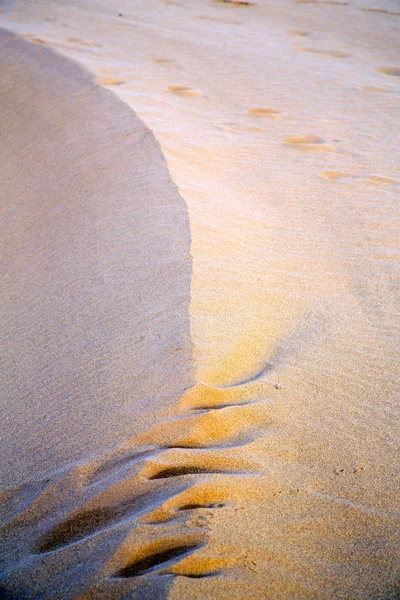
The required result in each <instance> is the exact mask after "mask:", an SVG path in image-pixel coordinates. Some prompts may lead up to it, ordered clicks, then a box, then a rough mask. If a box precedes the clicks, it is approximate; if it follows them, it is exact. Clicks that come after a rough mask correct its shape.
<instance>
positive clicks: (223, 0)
mask: <svg viewBox="0 0 400 600" xmlns="http://www.w3.org/2000/svg"><path fill="white" fill-rule="evenodd" d="M212 2H218V3H220V4H235V5H238V6H257V3H256V2H248V0H212Z"/></svg>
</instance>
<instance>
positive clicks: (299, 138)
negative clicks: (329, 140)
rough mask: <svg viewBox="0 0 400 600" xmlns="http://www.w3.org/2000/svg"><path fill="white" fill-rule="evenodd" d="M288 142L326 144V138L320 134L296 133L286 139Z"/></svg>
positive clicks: (295, 143)
mask: <svg viewBox="0 0 400 600" xmlns="http://www.w3.org/2000/svg"><path fill="white" fill-rule="evenodd" d="M285 143H286V144H294V145H302V144H313V145H315V144H325V140H324V139H323V138H321V137H319V136H318V135H307V134H306V135H294V136H293V137H291V138H288V139H286V140H285Z"/></svg>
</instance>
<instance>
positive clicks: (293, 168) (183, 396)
mask: <svg viewBox="0 0 400 600" xmlns="http://www.w3.org/2000/svg"><path fill="white" fill-rule="evenodd" d="M2 17H3V21H4V23H5V26H7V27H8V28H10V29H13V30H15V31H18V32H19V33H22V34H24V35H25V36H26V37H27V38H28V39H30V40H31V41H33V42H34V43H35V44H36V45H37V47H38V48H43V47H45V46H46V45H51V46H54V47H56V48H57V49H58V50H59V51H60V52H63V53H65V54H67V55H69V56H72V57H73V58H74V59H75V60H77V61H79V62H80V63H81V64H83V65H85V66H86V67H87V68H88V69H89V70H90V71H91V72H93V73H94V74H95V75H96V78H97V81H98V83H99V84H100V85H102V86H107V87H109V88H110V89H112V90H113V91H114V93H115V94H117V95H118V96H119V97H120V98H122V99H123V100H124V101H125V102H126V103H127V104H129V105H130V106H131V107H132V108H134V109H135V110H136V111H137V112H138V114H139V116H140V117H141V118H142V119H143V120H144V122H145V123H146V125H148V126H149V127H150V128H151V129H152V131H154V133H155V135H156V136H157V139H159V140H160V143H161V146H162V149H163V152H164V153H165V156H166V158H167V161H168V165H169V168H170V171H171V174H172V177H173V179H174V181H175V182H176V183H178V185H179V188H180V192H181V194H182V196H183V197H184V198H185V200H186V203H187V206H188V211H189V216H190V229H191V235H192V246H191V251H192V255H193V275H192V282H191V304H190V328H191V334H192V340H193V343H194V356H195V359H196V366H197V373H196V378H195V381H193V380H191V381H192V383H193V384H194V385H192V386H191V382H189V383H185V382H184V379H185V377H183V372H184V371H185V369H186V368H188V369H190V367H189V365H190V357H189V355H186V354H185V357H183V358H184V360H183V361H182V363H180V364H181V365H183V367H182V368H183V371H180V369H179V370H178V371H177V373H178V375H177V376H178V377H179V380H178V382H177V383H176V386H175V387H174V391H175V393H176V394H177V395H179V396H180V399H179V403H173V402H170V401H169V398H170V397H172V396H173V393H171V396H169V395H168V394H166V395H165V396H164V395H160V396H159V395H158V394H154V396H152V398H153V399H154V403H155V404H154V410H155V411H157V410H158V412H154V413H152V415H151V416H149V417H146V418H145V419H144V420H141V419H142V417H141V415H142V412H143V411H142V408H140V407H139V408H138V409H137V411H136V413H135V415H134V416H135V426H134V427H136V414H137V417H138V425H137V428H138V429H137V431H134V432H132V435H131V436H130V437H129V441H127V440H124V439H123V436H121V444H120V446H119V448H116V449H115V450H114V451H111V452H109V453H105V454H104V455H103V456H100V454H99V453H98V454H97V457H94V458H92V459H91V460H84V461H82V464H81V465H80V466H79V467H77V466H75V467H74V466H73V465H71V466H68V465H65V469H64V471H63V472H59V473H58V474H54V475H53V474H52V475H51V477H50V481H39V479H40V478H32V483H33V484H34V485H33V487H29V486H28V487H26V486H22V487H21V488H19V489H18V490H16V491H6V492H5V498H7V497H8V496H9V497H10V499H11V502H5V503H4V509H5V510H6V511H7V513H6V512H5V516H4V523H6V524H7V523H9V525H6V529H5V530H4V531H5V532H6V533H7V540H8V542H7V544H8V545H7V547H6V551H5V552H4V555H5V556H6V560H7V564H8V565H9V567H10V569H11V570H10V572H7V573H6V575H5V578H4V580H3V584H4V586H8V588H9V589H12V588H13V586H14V589H18V590H19V593H21V594H22V593H25V594H28V595H29V594H31V595H33V597H48V598H54V597H57V594H58V595H60V590H62V594H63V595H64V596H65V597H67V598H68V597H71V598H72V597H80V598H118V597H129V598H157V597H159V598H166V597H169V598H174V599H182V598H185V599H186V598H187V599H193V598H196V599H197V598H212V599H214V598H218V599H219V598H223V599H224V598H229V599H231V598H267V599H274V600H275V599H281V598H282V599H288V598H296V599H297V598H318V599H319V598H335V599H336V598H339V599H346V600H350V599H351V600H353V599H364V598H370V599H376V598H382V599H385V600H389V599H394V598H397V596H398V594H399V588H398V565H399V562H400V561H399V552H398V547H399V525H398V524H399V514H400V507H399V502H398V497H399V494H398V490H399V479H398V460H397V456H398V450H399V435H398V432H399V415H398V397H399V392H400V385H399V384H400V382H399V371H398V349H399V302H398V282H399V263H398V257H399V240H398V228H399V221H400V219H399V203H398V195H399V189H400V184H399V182H400V175H399V170H398V161H397V150H398V136H399V132H398V129H397V123H398V122H399V117H400V115H399V103H398V99H399V93H400V88H399V81H400V79H399V77H398V68H399V65H398V56H399V55H398V40H399V27H400V19H399V17H398V7H397V2H395V1H394V0H393V1H391V0H387V1H383V0H382V2H378V0H376V2H371V1H367V0H365V1H364V0H354V1H353V0H351V1H350V2H345V1H343V2H342V1H338V2H336V1H335V2H323V1H320V2H317V1H315V2H311V1H309V0H308V1H301V0H298V1H297V2H296V1H292V0H284V1H279V2H278V1H276V2H261V1H259V2H257V3H256V2H252V3H247V4H240V3H229V2H202V1H200V0H188V1H185V2H184V1H180V0H163V1H162V2H157V1H155V0H154V1H151V2H146V3H144V2H135V3H132V2H128V1H127V0H124V1H121V2H120V3H119V5H118V8H116V7H115V5H113V4H111V3H109V2H107V1H106V0H104V1H101V0H99V1H96V2H91V3H90V5H89V3H82V2H80V1H79V2H78V1H76V2H72V3H71V2H68V3H64V2H62V1H58V2H48V3H46V4H45V5H44V4H40V3H39V4H31V3H26V2H24V1H12V2H9V3H8V4H7V5H6V6H5V7H4V13H3V14H2ZM46 56H47V55H46ZM46 62H47V59H46ZM119 110H120V109H118V111H119ZM92 115H93V112H92ZM98 125H101V123H99V121H98V120H97V121H96V127H97V126H98ZM20 135H22V134H20ZM74 140H76V133H74V136H73V141H74ZM118 164H119V161H118ZM117 230H118V228H117ZM141 230H142V225H141V224H139V227H138V231H139V232H140V231H141ZM96 231H97V226H96ZM113 231H115V229H114V230H113ZM135 231H136V229H135ZM169 231H170V233H171V242H172V240H173V243H171V247H173V248H176V249H178V250H177V251H179V248H180V246H179V243H180V240H181V236H180V235H179V234H178V233H177V232H173V231H172V229H170V230H169ZM113 235H115V234H114V233H112V234H111V233H110V236H111V238H112V237H113ZM84 239H86V237H85V238H84ZM175 244H178V245H177V246H175ZM151 247H155V246H153V243H152V245H151ZM117 254H118V256H119V255H120V252H118V253H117ZM182 256H183V254H182ZM96 260H97V259H96ZM78 270H79V269H78ZM152 275H153V272H152ZM178 287H179V286H178ZM124 289H126V286H125V287H124ZM174 289H175V290H176V288H175V287H174ZM174 293H176V292H174ZM136 297H137V291H135V290H134V291H133V295H132V298H136ZM149 305H150V302H149ZM112 306H115V304H114V303H112ZM161 313H162V314H165V309H164V307H161ZM122 314H127V309H126V307H123V311H122ZM169 319H170V316H168V318H167V319H166V321H165V324H166V326H167V325H168V323H170V320H169ZM135 327H136V322H135V320H134V321H133V328H135ZM106 330H107V328H106ZM80 336H81V334H79V336H78V338H80ZM150 346H151V347H153V348H154V349H155V350H154V351H156V349H158V348H159V345H158V343H156V340H154V338H152V339H151V340H150V342H149V351H150ZM167 346H168V344H167ZM164 347H165V346H164ZM185 347H186V346H185ZM129 351H130V349H129ZM101 354H103V353H101ZM127 356H128V358H127V360H128V359H129V357H130V356H131V354H128V355H127ZM138 358H139V361H138V364H147V365H148V364H149V363H145V362H143V360H142V359H143V357H138ZM186 360H187V361H188V362H187V363H186ZM155 364H157V366H158V365H159V363H158V362H157V363H155ZM185 365H187V366H186V367H185ZM96 372H97V371H96ZM152 372H153V371H152V370H151V373H152ZM186 372H187V371H186ZM148 373H149V369H148V368H146V367H144V369H143V371H142V375H140V376H138V378H137V381H138V382H142V381H145V380H146V377H148ZM156 373H159V375H160V377H161V376H162V374H163V373H164V374H166V375H168V376H171V377H172V373H171V369H170V368H169V364H168V363H163V364H162V365H160V371H158V370H157V371H156ZM174 373H175V372H174ZM181 374H182V379H180V377H181ZM189 379H190V377H189ZM119 381H120V375H119V374H118V373H117V374H116V376H115V378H114V377H113V378H112V379H111V384H112V385H111V389H112V390H114V389H118V385H119ZM140 385H144V384H143V383H140ZM180 385H181V387H180ZM184 387H188V388H189V389H187V390H186V391H184V389H183V388H184ZM179 388H180V389H179ZM170 389H171V388H170ZM179 392H180V393H179ZM138 397H140V396H139V395H138ZM143 398H144V396H143ZM136 406H138V405H137V404H136ZM160 409H161V410H160ZM162 410H163V411H164V413H163V412H162ZM39 414H40V411H39ZM150 421H151V422H150ZM10 438H12V439H15V435H14V434H12V435H11V436H10ZM51 460H53V459H51ZM49 468H50V461H49ZM22 479H23V477H22ZM12 483H13V482H12ZM60 490H63V493H62V494H61V496H62V498H63V500H62V501H60ZM16 498H17V499H18V503H14V502H15V499H16ZM28 542H29V543H28ZM20 561H22V562H20ZM49 573H51V575H49ZM34 582H36V583H34ZM18 586H19V587H18ZM35 586H36V587H35Z"/></svg>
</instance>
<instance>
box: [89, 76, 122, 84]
mask: <svg viewBox="0 0 400 600" xmlns="http://www.w3.org/2000/svg"><path fill="white" fill-rule="evenodd" d="M96 81H97V82H98V83H99V84H100V85H105V86H113V85H122V84H123V83H125V79H124V78H123V77H118V76H114V77H113V76H111V75H110V76H106V75H99V76H98V77H96Z"/></svg>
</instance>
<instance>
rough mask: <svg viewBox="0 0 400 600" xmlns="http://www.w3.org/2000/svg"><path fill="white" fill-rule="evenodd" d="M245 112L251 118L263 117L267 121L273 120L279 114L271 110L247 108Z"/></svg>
mask: <svg viewBox="0 0 400 600" xmlns="http://www.w3.org/2000/svg"><path fill="white" fill-rule="evenodd" d="M247 112H248V113H249V115H250V116H252V117H264V118H267V119H275V118H276V117H279V116H280V112H279V111H278V110H274V109H273V108H249V110H248V111H247Z"/></svg>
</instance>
